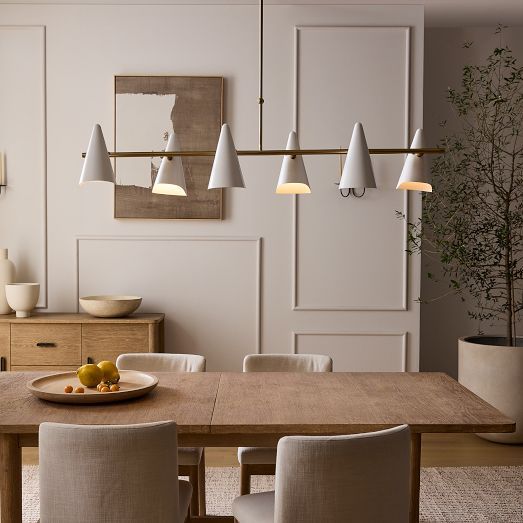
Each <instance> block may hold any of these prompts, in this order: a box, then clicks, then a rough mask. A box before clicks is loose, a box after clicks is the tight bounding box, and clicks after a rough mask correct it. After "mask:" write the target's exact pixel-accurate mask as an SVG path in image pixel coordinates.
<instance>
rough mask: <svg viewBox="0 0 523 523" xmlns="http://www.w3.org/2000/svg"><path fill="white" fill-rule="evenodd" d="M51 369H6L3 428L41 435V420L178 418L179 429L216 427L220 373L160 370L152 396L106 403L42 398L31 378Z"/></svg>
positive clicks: (1, 379)
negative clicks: (30, 383)
mask: <svg viewBox="0 0 523 523" xmlns="http://www.w3.org/2000/svg"><path fill="white" fill-rule="evenodd" d="M46 374H49V372H2V373H0V394H1V396H2V400H1V401H0V432H3V433H18V434H24V433H33V434H34V433H37V432H38V427H39V425H40V423H42V422H43V421H54V422H58V423H78V424H84V425H91V424H92V425H105V424H115V425H125V424H131V423H148V422H153V421H165V420H174V421H176V422H177V424H178V432H179V433H183V432H190V433H206V432H209V430H210V425H211V419H212V413H213V409H214V403H215V400H216V394H217V391H218V383H219V380H220V374H219V373H211V372H208V373H203V372H202V373H172V372H154V373H151V374H154V375H155V376H158V378H159V384H158V386H157V387H156V388H155V389H154V390H153V391H152V392H150V393H149V394H147V395H146V396H143V397H141V398H136V399H133V400H129V401H122V402H116V403H107V404H103V405H102V404H100V405H67V404H61V403H51V402H49V401H45V400H41V399H38V398H36V397H35V396H33V395H32V394H31V392H30V391H29V390H28V389H27V386H26V384H27V382H28V381H30V380H32V379H34V378H37V377H39V376H45V375H46Z"/></svg>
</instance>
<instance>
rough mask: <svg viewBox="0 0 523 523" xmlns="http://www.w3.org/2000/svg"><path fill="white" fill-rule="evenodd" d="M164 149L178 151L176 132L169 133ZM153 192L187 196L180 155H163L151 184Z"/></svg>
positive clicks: (178, 144)
mask: <svg viewBox="0 0 523 523" xmlns="http://www.w3.org/2000/svg"><path fill="white" fill-rule="evenodd" d="M165 150H166V151H179V150H180V143H179V142H178V138H177V137H176V133H171V134H170V135H169V140H168V142H167V147H166V148H165ZM153 193H154V194H169V195H170V196H187V187H186V186H185V175H184V173H183V165H182V158H181V157H180V156H171V157H170V158H169V157H168V156H164V157H163V158H162V163H161V164H160V169H159V170H158V174H157V175H156V180H155V181H154V186H153Z"/></svg>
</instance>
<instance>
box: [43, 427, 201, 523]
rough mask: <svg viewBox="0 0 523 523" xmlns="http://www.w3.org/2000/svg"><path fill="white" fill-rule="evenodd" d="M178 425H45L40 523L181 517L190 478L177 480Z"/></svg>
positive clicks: (174, 519) (116, 522) (113, 522)
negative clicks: (187, 480)
mask: <svg viewBox="0 0 523 523" xmlns="http://www.w3.org/2000/svg"><path fill="white" fill-rule="evenodd" d="M176 442H177V436H176V424H175V423H174V422H172V421H170V422H160V423H146V424H140V425H67V424H62V423H42V424H41V425H40V430H39V460H40V466H39V475H40V521H41V523H71V522H73V521H74V522H75V523H105V522H107V523H109V522H111V523H120V522H121V523H124V522H125V523H130V522H144V521H154V522H157V523H164V522H165V523H167V522H169V523H173V522H177V523H181V522H183V521H185V516H186V515H187V511H188V508H189V500H190V497H191V485H190V484H189V483H188V482H185V481H179V480H178V454H177V448H176Z"/></svg>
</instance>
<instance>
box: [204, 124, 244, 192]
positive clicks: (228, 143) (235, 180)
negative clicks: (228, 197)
mask: <svg viewBox="0 0 523 523" xmlns="http://www.w3.org/2000/svg"><path fill="white" fill-rule="evenodd" d="M229 187H240V188H245V182H244V181H243V174H242V170H241V167H240V162H239V160H238V155H237V154H236V147H235V146H234V141H233V139H232V135H231V130H230V128H229V126H228V124H226V123H224V124H223V125H222V130H221V132H220V139H219V140H218V145H217V146H216V155H215V156H214V162H213V164H212V170H211V177H210V178H209V186H208V189H223V188H229Z"/></svg>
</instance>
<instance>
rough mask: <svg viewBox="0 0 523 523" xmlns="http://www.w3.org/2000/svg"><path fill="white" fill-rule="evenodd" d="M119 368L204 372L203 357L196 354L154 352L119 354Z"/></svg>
mask: <svg viewBox="0 0 523 523" xmlns="http://www.w3.org/2000/svg"><path fill="white" fill-rule="evenodd" d="M116 366H117V367H118V368H119V369H120V370H141V371H143V372H205V358H204V357H203V356H199V355H197V354H167V353H165V354H159V353H156V352H145V353H134V354H120V356H118V359H117V360H116Z"/></svg>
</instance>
